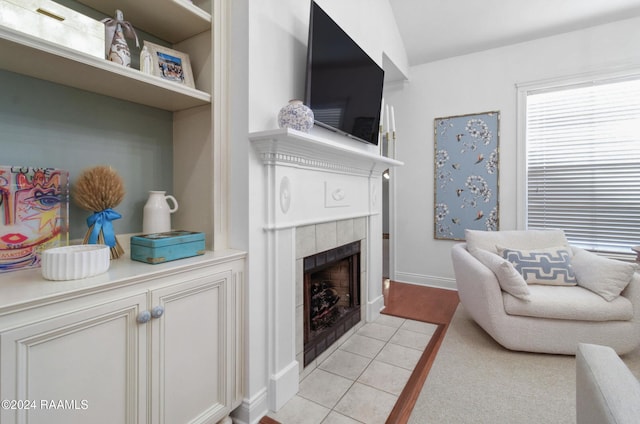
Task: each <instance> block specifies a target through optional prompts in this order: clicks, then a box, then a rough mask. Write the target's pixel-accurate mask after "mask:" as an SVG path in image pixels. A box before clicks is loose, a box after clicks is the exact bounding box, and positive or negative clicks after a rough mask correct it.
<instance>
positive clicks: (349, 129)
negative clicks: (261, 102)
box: [305, 2, 384, 144]
mask: <svg viewBox="0 0 640 424" xmlns="http://www.w3.org/2000/svg"><path fill="white" fill-rule="evenodd" d="M383 84H384V71H383V70H382V68H380V66H378V64H377V63H376V62H374V61H373V60H372V59H371V57H369V55H367V54H366V53H365V52H364V50H362V49H361V48H360V46H358V44H356V42H355V41H353V40H352V39H351V37H349V35H348V34H347V33H346V32H344V31H343V30H342V28H340V26H338V24H336V22H334V20H333V19H331V17H329V15H327V13H326V12H325V11H324V10H322V9H321V8H320V6H318V5H317V4H316V3H315V2H311V18H310V20H309V45H308V50H307V79H306V86H305V104H306V105H307V106H309V107H310V108H311V110H313V113H314V117H315V123H316V124H317V125H319V126H322V127H325V128H328V129H331V130H333V131H338V132H340V133H342V134H345V135H348V136H351V137H354V138H356V139H358V140H360V141H365V142H367V143H372V144H378V129H379V123H380V107H381V103H382V87H383Z"/></svg>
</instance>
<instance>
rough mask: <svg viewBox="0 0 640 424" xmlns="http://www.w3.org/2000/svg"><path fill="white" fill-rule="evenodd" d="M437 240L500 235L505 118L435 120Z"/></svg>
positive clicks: (495, 115)
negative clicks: (501, 141) (469, 233)
mask: <svg viewBox="0 0 640 424" xmlns="http://www.w3.org/2000/svg"><path fill="white" fill-rule="evenodd" d="M434 136H435V143H434V147H435V180H434V181H435V190H434V193H435V202H434V205H435V208H434V209H435V210H434V238H435V239H440V240H464V230H465V229H466V228H468V229H472V230H489V231H497V230H498V216H499V213H498V144H499V136H500V112H497V111H496V112H485V113H478V114H474V115H462V116H450V117H446V118H436V119H435V120H434Z"/></svg>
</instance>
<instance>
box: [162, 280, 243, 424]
mask: <svg viewBox="0 0 640 424" xmlns="http://www.w3.org/2000/svg"><path fill="white" fill-rule="evenodd" d="M230 279H231V271H228V272H221V273H217V274H210V275H207V276H201V277H199V278H195V279H193V280H189V281H186V282H184V283H180V284H177V285H173V286H169V287H166V288H160V289H156V290H153V291H152V292H151V310H152V311H153V309H154V308H157V307H160V308H162V310H163V315H162V316H161V317H159V318H157V319H154V320H152V326H151V345H152V350H151V352H152V353H151V382H150V383H151V422H153V423H159V424H163V423H164V424H174V423H185V424H186V423H213V422H217V421H219V420H220V419H222V418H224V417H225V416H226V415H228V413H229V412H230V411H229V408H228V405H229V402H228V400H227V399H226V393H227V390H226V387H227V384H229V382H227V381H226V370H227V366H228V360H229V358H228V357H227V354H226V350H227V349H228V346H227V343H226V334H227V325H228V322H229V321H230V316H229V311H230V310H231V309H230V308H231V304H230V303H229V302H228V290H229V282H230ZM156 310H158V309H156Z"/></svg>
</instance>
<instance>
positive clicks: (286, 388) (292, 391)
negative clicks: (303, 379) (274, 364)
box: [269, 361, 300, 411]
mask: <svg viewBox="0 0 640 424" xmlns="http://www.w3.org/2000/svg"><path fill="white" fill-rule="evenodd" d="M299 381H300V366H299V365H298V361H293V362H291V363H290V364H289V365H287V366H286V367H284V368H283V369H282V370H281V371H280V372H279V373H278V374H275V375H273V376H271V379H270V381H269V409H270V410H272V411H278V410H279V409H280V408H282V407H283V406H284V404H285V403H287V402H288V401H289V400H290V399H291V398H292V397H294V396H295V395H296V393H298V383H299Z"/></svg>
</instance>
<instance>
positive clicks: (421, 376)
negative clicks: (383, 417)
mask: <svg viewBox="0 0 640 424" xmlns="http://www.w3.org/2000/svg"><path fill="white" fill-rule="evenodd" d="M446 328H447V326H446V325H444V324H439V325H438V328H437V329H436V331H435V332H434V334H433V336H432V337H431V340H430V341H429V344H428V345H427V347H426V349H425V350H424V352H422V356H421V357H420V360H419V361H418V363H417V364H416V367H415V368H414V370H413V372H412V373H411V376H410V377H409V380H408V381H407V384H406V385H405V386H404V389H403V390H402V392H401V393H400V396H399V397H398V400H397V401H396V404H395V406H394V407H393V409H392V410H391V413H390V414H389V417H388V418H387V421H386V424H404V423H406V422H408V421H409V417H410V416H411V411H413V407H414V406H415V404H416V401H417V400H418V396H420V391H421V390H422V386H423V385H424V382H425V380H426V379H427V375H428V374H429V370H430V369H431V366H432V365H433V361H434V360H435V358H436V353H437V352H438V349H439V348H440V345H441V344H442V340H443V339H444V335H445V333H446Z"/></svg>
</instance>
